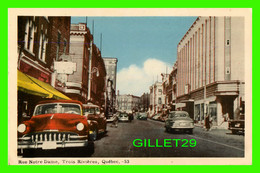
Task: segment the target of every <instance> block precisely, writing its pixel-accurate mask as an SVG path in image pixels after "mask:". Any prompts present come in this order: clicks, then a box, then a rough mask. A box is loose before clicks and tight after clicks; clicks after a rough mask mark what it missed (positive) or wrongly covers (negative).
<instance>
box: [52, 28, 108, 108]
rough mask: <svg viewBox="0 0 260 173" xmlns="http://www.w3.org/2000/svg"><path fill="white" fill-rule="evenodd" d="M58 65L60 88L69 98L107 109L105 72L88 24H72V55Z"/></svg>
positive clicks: (56, 67) (65, 57)
mask: <svg viewBox="0 0 260 173" xmlns="http://www.w3.org/2000/svg"><path fill="white" fill-rule="evenodd" d="M55 65H56V66H55V70H56V73H57V79H58V81H59V82H58V84H57V85H58V86H57V87H59V88H60V90H62V91H63V92H64V93H66V95H68V96H70V97H71V98H72V99H75V100H79V101H81V102H82V103H87V102H88V101H91V102H92V103H94V104H97V105H99V106H103V107H104V106H105V99H104V93H105V89H106V88H105V80H106V69H105V65H104V61H103V59H102V57H101V52H100V51H99V49H98V48H97V47H96V45H95V44H94V43H93V36H92V34H91V33H90V30H89V29H88V27H87V26H86V24H85V23H79V24H71V30H70V54H69V55H64V54H63V55H62V56H61V58H60V59H59V61H57V62H56V64H55Z"/></svg>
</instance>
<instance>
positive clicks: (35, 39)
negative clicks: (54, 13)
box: [17, 16, 70, 120]
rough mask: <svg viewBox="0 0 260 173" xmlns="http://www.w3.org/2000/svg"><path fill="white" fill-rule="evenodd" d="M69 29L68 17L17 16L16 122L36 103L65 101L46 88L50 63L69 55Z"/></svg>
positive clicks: (61, 95)
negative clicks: (41, 101) (56, 100)
mask: <svg viewBox="0 0 260 173" xmlns="http://www.w3.org/2000/svg"><path fill="white" fill-rule="evenodd" d="M69 28H70V17H45V16H44V17H40V16H38V17H35V16H18V38H17V39H18V60H17V69H18V83H17V85H18V120H20V119H21V117H22V114H23V115H25V114H26V115H31V114H32V111H33V108H34V106H35V104H36V103H37V102H38V101H40V100H43V99H69V98H68V97H66V96H65V95H63V94H62V93H60V92H59V91H57V90H56V89H55V88H53V87H52V86H51V85H50V84H51V83H52V82H51V81H52V80H53V72H54V71H53V66H54V61H55V60H56V59H58V58H59V57H60V55H61V54H62V53H65V54H68V53H69V44H67V42H69V39H70V38H69ZM58 38H59V39H58ZM64 40H66V41H64Z"/></svg>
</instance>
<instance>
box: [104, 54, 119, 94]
mask: <svg viewBox="0 0 260 173" xmlns="http://www.w3.org/2000/svg"><path fill="white" fill-rule="evenodd" d="M103 60H104V63H105V67H106V71H107V78H108V79H109V80H111V81H112V82H113V89H114V90H115V91H116V75H117V62H118V59H117V58H109V57H104V58H103Z"/></svg>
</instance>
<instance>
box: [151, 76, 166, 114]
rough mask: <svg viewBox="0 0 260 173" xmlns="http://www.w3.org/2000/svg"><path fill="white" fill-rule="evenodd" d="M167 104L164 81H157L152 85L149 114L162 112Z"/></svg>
mask: <svg viewBox="0 0 260 173" xmlns="http://www.w3.org/2000/svg"><path fill="white" fill-rule="evenodd" d="M164 106H165V94H164V93H163V85H162V82H158V81H157V82H155V83H154V84H153V85H152V86H150V107H149V114H150V116H151V115H154V114H156V113H158V112H162V111H163V108H164Z"/></svg>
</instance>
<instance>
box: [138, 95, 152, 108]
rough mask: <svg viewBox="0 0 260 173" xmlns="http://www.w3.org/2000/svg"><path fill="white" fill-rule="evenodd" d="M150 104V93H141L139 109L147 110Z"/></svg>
mask: <svg viewBox="0 0 260 173" xmlns="http://www.w3.org/2000/svg"><path fill="white" fill-rule="evenodd" d="M149 106H150V94H149V93H143V94H142V95H141V97H140V108H141V110H140V111H143V112H146V111H148V110H149Z"/></svg>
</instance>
